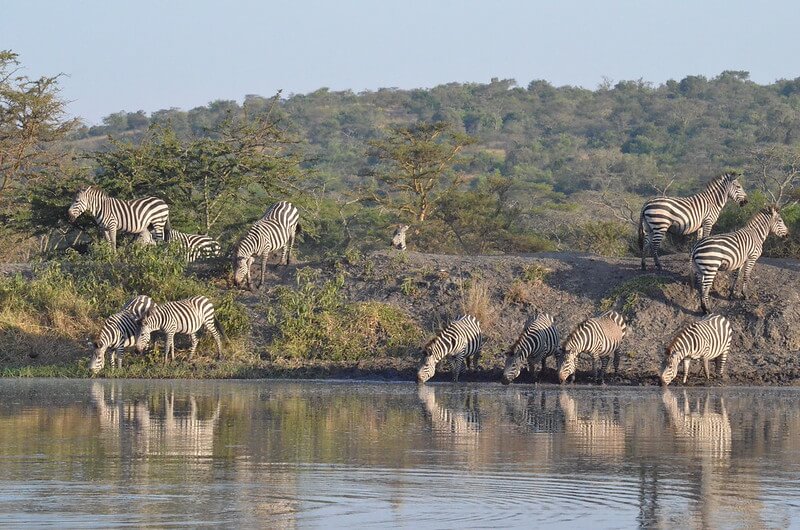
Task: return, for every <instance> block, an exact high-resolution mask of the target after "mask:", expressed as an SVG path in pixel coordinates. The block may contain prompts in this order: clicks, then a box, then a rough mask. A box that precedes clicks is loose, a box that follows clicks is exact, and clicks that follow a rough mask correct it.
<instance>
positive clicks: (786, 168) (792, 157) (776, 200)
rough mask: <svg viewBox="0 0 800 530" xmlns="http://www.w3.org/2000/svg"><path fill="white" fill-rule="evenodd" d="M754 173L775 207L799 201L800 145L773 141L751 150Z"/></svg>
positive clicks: (762, 190) (751, 168) (751, 170)
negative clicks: (774, 142)
mask: <svg viewBox="0 0 800 530" xmlns="http://www.w3.org/2000/svg"><path fill="white" fill-rule="evenodd" d="M750 173H751V174H752V175H753V178H754V179H755V181H756V184H757V186H758V188H759V190H761V192H763V193H764V195H765V196H766V197H768V198H769V199H770V200H771V201H772V203H773V204H775V206H777V207H778V208H783V207H784V206H786V205H787V204H788V203H789V202H794V203H796V202H797V192H798V186H800V146H788V145H783V144H770V145H768V146H765V147H758V148H755V149H752V150H751V151H750Z"/></svg>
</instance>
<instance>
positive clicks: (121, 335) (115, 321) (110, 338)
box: [89, 295, 155, 374]
mask: <svg viewBox="0 0 800 530" xmlns="http://www.w3.org/2000/svg"><path fill="white" fill-rule="evenodd" d="M154 306H155V303H154V302H153V300H152V298H150V297H149V296H144V295H140V296H137V297H135V298H133V299H132V300H131V301H129V302H128V303H127V304H125V305H124V306H123V308H122V311H120V312H119V313H114V314H113V315H111V316H110V317H108V318H107V319H106V321H105V322H104V323H103V327H102V328H101V329H100V333H99V334H98V336H97V338H96V339H95V340H94V341H93V342H92V343H91V346H92V349H93V352H92V358H91V360H90V361H89V369H90V370H91V371H92V372H93V373H95V374H96V373H97V372H99V371H100V370H102V369H103V367H104V366H105V364H106V351H107V350H111V366H114V365H115V364H116V366H117V368H122V353H123V351H124V349H125V348H127V347H129V346H133V345H134V343H135V342H136V334H137V333H138V332H139V324H140V323H141V321H142V318H143V317H144V315H145V314H146V313H147V312H148V311H150V309H152V308H153V307H154Z"/></svg>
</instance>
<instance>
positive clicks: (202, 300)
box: [142, 296, 214, 333]
mask: <svg viewBox="0 0 800 530" xmlns="http://www.w3.org/2000/svg"><path fill="white" fill-rule="evenodd" d="M213 320H214V304H213V303H212V302H211V300H209V299H208V298H207V297H205V296H193V297H191V298H185V299H183V300H177V301H174V302H166V303H164V304H158V305H156V306H154V307H153V308H151V309H150V310H149V311H148V312H147V314H146V315H145V316H144V318H143V319H142V328H143V329H148V330H150V331H156V330H165V331H166V330H169V331H172V332H175V333H194V332H195V331H197V330H198V329H200V327H202V326H203V324H205V323H206V322H213Z"/></svg>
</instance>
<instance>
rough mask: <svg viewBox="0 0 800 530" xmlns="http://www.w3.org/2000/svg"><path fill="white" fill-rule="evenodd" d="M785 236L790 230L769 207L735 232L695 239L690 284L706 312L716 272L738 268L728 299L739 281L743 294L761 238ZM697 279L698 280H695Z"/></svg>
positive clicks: (777, 213) (774, 210)
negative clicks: (771, 235) (696, 240)
mask: <svg viewBox="0 0 800 530" xmlns="http://www.w3.org/2000/svg"><path fill="white" fill-rule="evenodd" d="M771 233H772V234H775V235H776V236H778V237H785V236H786V235H787V234H788V233H789V230H788V229H787V228H786V225H785V224H784V222H783V219H782V218H781V214H780V213H779V212H778V210H777V208H775V207H774V206H770V207H767V208H764V209H763V210H761V211H760V212H758V213H757V214H755V215H754V216H753V217H752V218H751V219H750V220H749V221H748V222H747V224H746V225H745V226H744V227H743V228H740V229H739V230H737V231H735V232H730V233H727V234H718V235H714V236H709V237H707V238H705V239H702V240H700V241H699V242H697V243H696V244H695V246H694V248H693V249H692V270H691V277H690V280H691V283H692V285H693V286H694V287H696V288H697V292H698V294H699V296H700V306H701V307H702V308H703V312H705V313H709V309H708V296H709V293H710V291H711V286H712V285H713V283H714V278H716V276H717V272H718V271H725V270H730V271H738V273H737V274H736V279H735V280H734V281H733V282H732V283H731V292H730V298H733V297H734V295H735V294H736V287H737V285H738V284H739V279H740V278H741V280H742V282H741V283H742V296H743V297H744V296H746V294H745V287H746V286H747V281H748V280H749V279H750V273H751V272H752V271H753V266H755V264H756V260H757V259H758V258H759V257H760V256H761V251H762V250H763V247H764V241H765V240H766V239H767V236H768V235H769V234H771ZM698 279H699V282H698Z"/></svg>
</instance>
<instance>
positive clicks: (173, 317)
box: [136, 296, 222, 363]
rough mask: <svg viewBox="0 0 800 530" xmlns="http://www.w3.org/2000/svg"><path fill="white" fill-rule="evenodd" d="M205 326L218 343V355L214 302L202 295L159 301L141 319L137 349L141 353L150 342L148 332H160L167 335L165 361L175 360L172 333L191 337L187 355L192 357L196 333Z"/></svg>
mask: <svg viewBox="0 0 800 530" xmlns="http://www.w3.org/2000/svg"><path fill="white" fill-rule="evenodd" d="M202 328H205V329H206V330H207V331H208V332H209V333H211V336H213V337H214V341H215V342H216V343H217V355H218V356H219V357H220V358H221V357H222V341H221V340H220V337H221V333H222V332H221V330H222V328H221V327H220V326H219V322H218V321H217V318H216V316H215V314H214V304H212V303H211V300H209V299H208V298H206V297H205V296H194V297H192V298H186V299H184V300H178V301H177V302H167V303H165V304H159V305H157V306H155V307H154V308H152V309H150V311H148V312H147V313H146V314H145V316H144V318H143V319H142V324H141V328H140V329H139V333H138V335H137V336H136V350H137V351H139V352H142V351H143V350H144V349H145V348H147V346H148V345H149V344H150V335H151V334H152V333H153V332H154V331H163V332H164V333H165V334H166V336H167V338H166V347H165V349H164V363H166V362H167V359H168V356H170V354H171V356H172V360H173V361H174V360H175V334H176V333H182V334H185V335H189V336H190V337H191V339H192V349H191V350H190V352H189V358H190V359H191V358H192V356H194V352H195V350H196V349H197V343H198V342H199V340H198V338H197V332H198V331H200V329H202Z"/></svg>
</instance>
